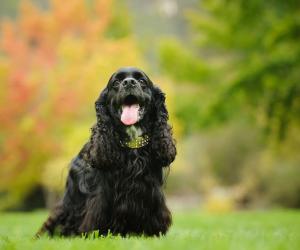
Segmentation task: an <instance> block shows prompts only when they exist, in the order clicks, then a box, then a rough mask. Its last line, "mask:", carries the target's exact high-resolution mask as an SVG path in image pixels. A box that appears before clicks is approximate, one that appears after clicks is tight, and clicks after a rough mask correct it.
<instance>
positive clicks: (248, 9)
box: [161, 0, 300, 140]
mask: <svg viewBox="0 0 300 250" xmlns="http://www.w3.org/2000/svg"><path fill="white" fill-rule="evenodd" d="M299 17H300V3H299V1H294V0H289V1H279V0H274V1H267V2H266V1H256V0H250V1H242V0H238V1H226V0H223V1H219V0H218V1H217V0H206V1H200V2H199V8H198V9H197V10H193V11H189V12H188V18H189V20H190V22H191V24H192V27H193V32H194V38H195V40H194V43H193V46H192V47H193V49H192V50H187V49H186V45H185V46H184V48H183V46H181V47H180V45H178V43H177V44H176V43H175V44H174V42H171V43H170V42H169V43H167V44H164V45H163V46H162V49H161V62H162V66H163V67H164V68H165V70H166V71H167V72H168V73H170V74H171V75H173V76H175V78H176V79H178V80H180V81H189V82H194V83H197V84H201V85H202V88H204V89H205V90H207V91H210V92H209V93H213V94H211V95H210V100H208V102H207V106H206V107H205V109H201V108H200V107H199V106H200V103H199V102H197V103H195V102H194V103H192V102H189V105H191V106H194V107H195V106H198V107H197V108H198V109H200V110H202V111H203V112H199V116H198V120H197V119H195V120H197V122H196V123H197V126H203V125H208V124H210V125H211V124H212V123H214V122H220V121H224V120H227V119H229V118H232V117H233V116H235V115H239V116H240V115H241V114H243V115H245V114H246V115H247V116H250V117H251V118H254V120H255V121H256V122H257V124H258V125H261V126H263V127H264V128H265V131H266V132H267V133H268V134H272V135H274V136H276V137H277V138H278V139H280V140H282V139H284V138H285V135H286V132H287V130H288V127H289V124H290V123H297V124H298V125H299V113H300V84H299V82H300V74H299V72H300V44H299V38H300V18H299ZM182 51H184V52H182ZM170 55H172V56H170ZM201 97H203V96H201ZM205 104H206V102H205V97H204V102H202V103H201V105H205ZM195 109H196V108H195ZM189 122H190V121H189Z"/></svg>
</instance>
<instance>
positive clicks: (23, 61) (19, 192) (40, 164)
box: [0, 0, 143, 208]
mask: <svg viewBox="0 0 300 250" xmlns="http://www.w3.org/2000/svg"><path fill="white" fill-rule="evenodd" d="M113 9H114V11H113ZM122 15H123V17H124V19H123V18H122ZM120 20H123V21H122V22H120ZM126 20H127V17H126V14H124V11H123V10H122V11H121V10H119V9H117V8H114V2H113V1H107V0H95V1H89V2H88V3H87V1H84V0H74V1H65V2H64V3H62V2H61V1H58V0H51V1H50V2H49V8H48V9H46V10H41V9H40V8H38V7H36V6H35V5H34V4H32V3H31V2H29V1H26V2H22V4H21V8H20V15H19V16H18V17H17V19H16V21H14V22H12V21H4V22H2V23H1V37H0V82H1V85H0V126H1V129H0V164H1V167H0V168H1V169H0V179H1V182H0V201H1V203H0V204H1V205H0V208H5V207H9V206H12V205H15V204H16V203H18V202H19V201H21V200H22V199H23V198H24V197H25V196H26V195H27V194H28V193H29V192H30V191H31V190H32V189H33V188H34V187H36V186H37V185H38V184H39V182H40V180H41V179H42V180H44V182H43V183H44V185H48V184H49V185H50V186H52V188H54V189H55V187H56V185H57V183H61V185H63V179H62V178H60V176H61V169H62V167H61V166H63V165H64V168H66V167H67V164H68V162H69V161H70V159H71V158H70V157H71V156H73V155H74V154H76V153H77V152H78V150H79V149H80V147H81V146H82V144H83V143H84V142H85V141H86V140H87V138H88V136H89V127H90V126H91V125H92V123H93V122H94V110H93V107H94V100H95V99H96V98H97V96H98V94H99V93H100V91H101V89H102V88H103V87H104V85H106V82H107V80H108V78H109V76H110V74H111V72H113V71H114V70H116V68H118V67H119V66H124V65H140V66H142V65H143V64H142V62H141V59H140V56H139V54H138V52H137V49H136V45H135V43H134V40H133V39H132V38H131V36H130V35H129V26H127V25H126V23H127V21H126ZM127 24H128V23H127ZM62 135H64V138H67V139H66V140H69V141H66V140H65V139H64V140H62ZM58 169H60V171H57V170H58ZM44 173H47V176H45V174H44ZM51 173H52V174H51ZM42 176H44V178H41V177H42ZM50 178H52V179H51V180H50ZM49 180H50V181H49Z"/></svg>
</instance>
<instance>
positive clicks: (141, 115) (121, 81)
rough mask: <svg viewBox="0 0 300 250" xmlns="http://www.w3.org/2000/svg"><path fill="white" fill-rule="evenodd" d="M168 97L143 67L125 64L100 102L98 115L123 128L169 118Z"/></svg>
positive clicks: (110, 81) (117, 72) (111, 81)
mask: <svg viewBox="0 0 300 250" xmlns="http://www.w3.org/2000/svg"><path fill="white" fill-rule="evenodd" d="M164 101H165V97H164V94H163V93H162V92H161V91H160V89H159V88H158V87H156V86H154V85H153V83H152V81H151V80H150V78H149V77H148V76H147V75H146V74H145V73H144V72H143V71H142V70H140V69H137V68H134V67H124V68H121V69H119V70H118V71H116V72H115V73H114V74H113V75H112V76H111V78H110V79H109V81H108V84H107V86H106V88H105V89H104V90H103V92H102V93H101V95H100V97H99V99H98V100H97V101H96V112H97V117H98V119H99V120H100V121H102V122H103V121H104V122H105V120H106V119H110V120H113V122H114V123H115V124H116V125H118V126H121V127H126V126H131V125H141V124H142V123H143V122H145V121H147V122H148V121H149V122H150V121H152V122H153V121H154V120H156V119H159V117H158V116H159V114H162V115H163V116H165V118H166V119H167V111H166V108H165V105H164Z"/></svg>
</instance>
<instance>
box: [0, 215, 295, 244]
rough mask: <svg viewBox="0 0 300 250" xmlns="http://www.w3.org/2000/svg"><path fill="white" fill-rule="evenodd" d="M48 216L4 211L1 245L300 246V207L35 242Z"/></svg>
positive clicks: (183, 219)
mask: <svg viewBox="0 0 300 250" xmlns="http://www.w3.org/2000/svg"><path fill="white" fill-rule="evenodd" d="M46 216H47V213H46V212H34V213H2V214H1V213H0V249H1V250H2V249H38V250H40V249H59V250H67V249H78V250H82V249H91V250H93V249H97V250H102V249H103V250H104V249H105V250H109V249H118V250H122V249H126V250H133V249H141V250H144V249H145V250H146V249H172V250H176V249H183V250H188V249H199V250H201V249H211V250H218V249H238V250H243V249H249V250H255V249H259V250H268V249H272V250H275V249H291V250H297V249H300V211H284V210H283V211H272V212H238V213H230V214H219V215H217V214H208V213H204V212H200V211H199V212H195V211H193V212H176V213H174V214H173V217H174V218H173V219H174V222H173V226H172V228H171V230H170V231H169V233H168V234H167V236H165V237H161V238H138V237H130V238H121V237H107V238H98V239H83V238H80V237H79V238H72V239H68V238H66V239H63V238H55V239H49V238H47V237H44V238H42V239H39V240H32V239H31V237H32V235H33V234H34V233H35V231H36V230H37V229H38V227H39V226H40V224H41V223H42V221H43V220H44V219H45V218H46Z"/></svg>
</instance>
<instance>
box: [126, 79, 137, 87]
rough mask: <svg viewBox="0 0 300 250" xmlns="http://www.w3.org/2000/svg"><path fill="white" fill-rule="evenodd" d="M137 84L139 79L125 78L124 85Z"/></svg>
mask: <svg viewBox="0 0 300 250" xmlns="http://www.w3.org/2000/svg"><path fill="white" fill-rule="evenodd" d="M136 84H137V81H136V80H135V79H134V78H125V79H124V80H123V85H124V86H125V87H134V86H135V85H136Z"/></svg>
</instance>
